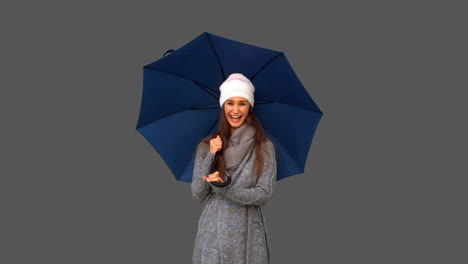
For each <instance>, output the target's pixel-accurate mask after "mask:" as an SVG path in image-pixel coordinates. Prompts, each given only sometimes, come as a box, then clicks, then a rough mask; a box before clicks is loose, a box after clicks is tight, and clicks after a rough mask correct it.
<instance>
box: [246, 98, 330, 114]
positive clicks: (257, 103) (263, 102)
mask: <svg viewBox="0 0 468 264" xmlns="http://www.w3.org/2000/svg"><path fill="white" fill-rule="evenodd" d="M274 103H276V104H284V105H290V106H294V107H297V108H302V109H304V110H307V111H310V112H313V113H318V114H320V115H323V113H322V112H321V111H320V110H319V112H317V111H316V110H314V109H309V108H306V107H304V106H301V105H294V104H289V103H286V102H281V101H259V102H255V105H262V104H274Z"/></svg>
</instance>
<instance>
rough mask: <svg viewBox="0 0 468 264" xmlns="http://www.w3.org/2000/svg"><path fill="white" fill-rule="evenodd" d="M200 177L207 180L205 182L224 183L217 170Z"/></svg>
mask: <svg viewBox="0 0 468 264" xmlns="http://www.w3.org/2000/svg"><path fill="white" fill-rule="evenodd" d="M202 179H203V180H205V181H207V182H220V183H224V180H223V179H221V177H219V172H218V171H215V172H213V173H211V174H209V175H208V177H207V176H202Z"/></svg>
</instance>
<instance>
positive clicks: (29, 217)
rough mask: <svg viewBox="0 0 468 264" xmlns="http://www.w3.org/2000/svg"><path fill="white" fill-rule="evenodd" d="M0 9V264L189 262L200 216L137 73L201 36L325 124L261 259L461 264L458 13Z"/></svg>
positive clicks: (330, 6) (274, 209)
mask: <svg viewBox="0 0 468 264" xmlns="http://www.w3.org/2000/svg"><path fill="white" fill-rule="evenodd" d="M440 2H442V1H440ZM1 5H2V6H1V8H0V20H1V21H0V22H1V23H0V27H1V35H2V38H1V39H2V40H1V61H0V65H1V68H0V70H1V80H0V82H1V88H2V89H1V110H2V111H1V116H2V132H1V133H2V136H1V153H2V154H1V155H2V163H1V164H2V165H1V184H0V188H1V192H0V195H1V199H0V203H1V233H0V241H1V247H0V250H1V253H0V263H2V264H3V263H5V264H10V263H113V264H117V263H190V259H191V254H192V247H193V241H194V238H195V233H196V228H197V221H198V218H199V215H200V212H201V209H202V208H201V206H200V205H199V204H197V203H196V202H195V201H194V200H192V198H191V193H190V186H189V185H188V184H186V183H181V182H177V181H175V180H174V178H173V176H172V175H171V173H170V171H169V169H168V168H167V166H166V165H165V164H164V162H163V161H162V160H161V158H160V156H159V155H158V154H157V153H156V152H155V151H154V150H153V149H152V148H151V146H150V145H149V144H148V143H147V142H146V141H145V139H144V138H143V137H142V136H141V135H140V134H139V133H137V132H136V130H135V126H136V122H137V119H138V112H139V107H140V96H141V89H142V66H143V65H146V64H148V63H150V62H152V61H154V60H157V59H159V58H160V57H161V55H162V54H163V53H164V52H165V51H166V50H168V49H171V48H172V49H177V48H179V47H181V46H182V45H183V44H185V43H186V42H188V41H190V40H192V39H193V38H195V37H196V36H198V35H199V34H201V33H203V32H205V31H206V32H210V33H213V34H217V35H220V36H223V37H226V38H230V39H235V40H238V41H241V42H245V43H249V44H253V45H258V46H262V47H266V48H270V49H274V50H280V51H284V52H285V53H286V56H287V58H288V60H289V61H290V62H291V64H292V66H293V68H294V69H295V70H296V73H297V75H298V76H299V78H300V79H301V81H302V83H303V84H304V86H305V87H306V88H307V89H308V91H309V92H310V94H311V95H312V97H313V98H314V100H315V101H316V102H317V104H318V105H319V107H320V108H321V110H322V111H323V112H324V113H325V114H324V116H323V118H322V121H321V123H320V125H319V127H318V130H317V133H316V135H315V138H314V141H313V144H312V147H311V150H310V152H309V157H308V162H307V167H306V169H305V173H304V174H302V175H297V176H294V177H290V178H287V179H285V180H282V181H280V182H278V184H277V186H276V190H275V193H274V196H273V198H272V200H271V201H270V203H269V205H268V206H267V207H266V208H265V210H264V212H265V214H266V221H267V226H268V229H269V232H270V242H271V252H272V258H273V263H320V264H325V263H360V264H363V263H372V264H374V263H466V262H467V261H468V257H467V253H466V252H467V251H466V248H467V242H466V241H467V240H466V239H467V228H466V223H467V217H466V199H467V197H466V181H465V178H466V175H467V173H466V167H465V166H464V165H463V164H462V162H463V161H464V162H466V156H467V153H466V147H467V141H466V139H465V135H466V134H467V129H466V116H465V114H466V95H465V94H466V93H464V91H465V90H466V88H467V87H468V86H467V80H466V76H467V52H466V47H467V40H466V25H467V21H466V20H467V19H466V12H465V11H466V9H465V8H464V7H463V6H461V5H460V4H458V2H455V1H444V2H443V3H438V2H436V1H419V2H416V1H402V2H401V3H400V2H397V1H386V2H383V1H320V2H318V1H313V2H307V3H306V2H304V4H298V3H294V2H289V3H286V1H283V2H277V3H273V2H266V1H265V2H259V1H251V2H220V1H187V2H186V3H184V2H176V1H172V2H171V3H157V2H156V1H153V2H151V1H141V2H132V3H131V4H130V3H128V4H123V3H116V2H110V1H109V2H108V3H105V2H94V3H93V4H85V3H75V2H70V3H65V2H59V1H56V2H51V1H49V2H47V1H45V2H43V1H41V2H32V1H30V2H29V3H27V2H18V3H17V4H13V3H8V2H3V3H2V4H1Z"/></svg>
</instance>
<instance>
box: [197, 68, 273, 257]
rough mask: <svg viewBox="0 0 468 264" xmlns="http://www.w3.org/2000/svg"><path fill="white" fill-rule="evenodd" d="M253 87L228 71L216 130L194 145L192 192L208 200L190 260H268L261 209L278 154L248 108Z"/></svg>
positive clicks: (267, 197) (251, 99)
mask: <svg viewBox="0 0 468 264" xmlns="http://www.w3.org/2000/svg"><path fill="white" fill-rule="evenodd" d="M254 90H255V88H254V86H253V84H252V83H251V82H250V80H249V79H248V78H246V77H245V76H244V75H242V74H239V73H234V74H231V75H230V76H229V77H228V79H226V81H225V82H224V83H223V84H222V85H221V86H220V91H221V95H220V99H219V103H220V106H221V109H222V110H221V114H220V117H219V128H218V130H217V131H216V132H215V133H214V134H213V135H211V136H209V137H207V138H205V139H203V140H202V141H201V142H200V143H199V144H198V147H197V150H196V157H195V168H194V171H193V178H192V184H191V190H192V195H193V198H194V199H195V200H196V201H198V202H200V203H202V202H204V201H206V203H205V206H204V208H203V212H202V214H201V217H200V220H199V223H198V232H197V236H196V239H195V246H194V252H193V260H192V261H193V263H194V264H214V263H224V264H227V263H232V264H259V263H261V264H267V263H270V260H269V259H270V253H269V249H268V241H267V230H266V225H265V220H264V217H263V214H262V211H261V209H260V208H261V206H265V205H266V203H267V201H268V200H269V199H270V198H271V195H272V193H273V187H274V184H275V181H276V157H275V149H274V145H273V143H272V142H271V141H270V140H269V139H268V138H267V137H266V136H265V133H264V131H263V128H262V126H261V124H260V122H259V121H258V120H257V119H256V118H255V116H254V114H253V112H252V107H253V106H254V95H253V94H254ZM215 156H216V157H217V159H215ZM212 165H213V166H214V168H215V169H214V172H213V173H210V168H211V167H212Z"/></svg>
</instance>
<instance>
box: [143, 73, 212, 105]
mask: <svg viewBox="0 0 468 264" xmlns="http://www.w3.org/2000/svg"><path fill="white" fill-rule="evenodd" d="M145 68H147V69H150V70H152V71H155V72H161V73H164V74H167V75H172V76H176V77H179V78H181V79H184V80H187V81H189V82H193V83H194V84H196V85H197V86H198V87H200V88H202V89H203V90H204V91H205V92H207V93H208V94H209V95H211V96H213V98H215V99H218V98H219V94H217V93H216V92H215V91H213V90H211V89H210V88H208V87H207V86H205V85H203V84H201V83H199V82H196V81H194V80H191V79H188V78H186V77H184V76H182V75H179V74H175V73H169V72H165V71H161V70H157V69H153V68H150V67H146V66H145Z"/></svg>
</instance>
